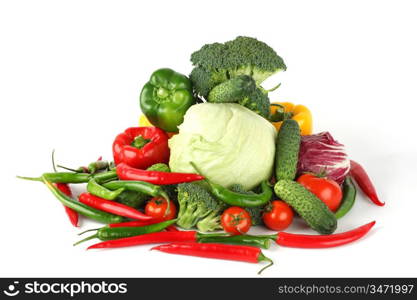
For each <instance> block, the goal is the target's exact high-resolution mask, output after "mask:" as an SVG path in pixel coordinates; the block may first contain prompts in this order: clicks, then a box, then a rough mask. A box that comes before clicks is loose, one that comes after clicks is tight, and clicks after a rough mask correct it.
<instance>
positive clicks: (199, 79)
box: [190, 36, 287, 98]
mask: <svg viewBox="0 0 417 300" xmlns="http://www.w3.org/2000/svg"><path fill="white" fill-rule="evenodd" d="M191 62H192V63H193V65H194V66H195V68H194V69H193V71H192V72H191V75H190V78H191V80H192V82H193V84H194V88H195V90H196V92H197V94H199V95H200V96H203V97H205V98H206V97H207V95H208V94H209V92H210V90H211V89H213V88H214V87H215V86H216V85H218V84H220V83H222V82H224V81H226V80H228V79H230V78H233V77H236V76H239V75H248V76H251V77H252V78H253V79H254V80H255V82H256V84H257V86H258V87H259V86H260V85H261V84H262V82H263V81H264V80H265V79H267V78H268V77H269V76H271V75H273V74H274V73H277V72H279V71H285V70H286V69H287V67H286V66H285V63H284V61H283V60H282V58H281V57H280V56H278V55H277V53H276V52H275V51H274V50H273V49H272V48H271V47H269V46H268V45H267V44H265V43H263V42H261V41H258V40H257V39H255V38H251V37H244V36H239V37H237V38H236V39H234V40H232V41H228V42H226V43H224V44H221V43H213V44H207V45H204V46H203V47H202V48H201V49H200V50H198V51H196V52H194V53H193V54H191Z"/></svg>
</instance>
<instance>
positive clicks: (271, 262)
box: [258, 252, 274, 275]
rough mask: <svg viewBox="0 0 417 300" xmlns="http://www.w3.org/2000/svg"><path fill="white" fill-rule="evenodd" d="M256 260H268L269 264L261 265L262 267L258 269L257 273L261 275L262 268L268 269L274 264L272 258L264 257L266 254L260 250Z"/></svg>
mask: <svg viewBox="0 0 417 300" xmlns="http://www.w3.org/2000/svg"><path fill="white" fill-rule="evenodd" d="M258 261H259V262H261V261H267V262H269V264H267V265H266V266H265V267H263V268H262V269H260V270H259V271H258V275H261V273H262V272H263V271H264V270H266V269H268V268H269V267H271V266H272V265H273V264H274V262H273V260H272V259H270V258H269V257H266V256H265V255H264V254H263V253H262V252H261V253H259V256H258Z"/></svg>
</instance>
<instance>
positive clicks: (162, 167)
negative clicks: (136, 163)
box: [146, 163, 171, 172]
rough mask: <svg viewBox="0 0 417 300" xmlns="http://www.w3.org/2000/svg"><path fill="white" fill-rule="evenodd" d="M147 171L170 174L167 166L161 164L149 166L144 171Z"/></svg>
mask: <svg viewBox="0 0 417 300" xmlns="http://www.w3.org/2000/svg"><path fill="white" fill-rule="evenodd" d="M146 170H147V171H159V172H171V170H170V169H169V167H168V165H166V164H163V163H158V164H154V165H152V166H150V167H149V168H147V169H146Z"/></svg>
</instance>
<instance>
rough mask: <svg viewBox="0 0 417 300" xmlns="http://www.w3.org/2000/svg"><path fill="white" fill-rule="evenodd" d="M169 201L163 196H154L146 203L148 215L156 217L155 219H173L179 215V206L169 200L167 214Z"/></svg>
mask: <svg viewBox="0 0 417 300" xmlns="http://www.w3.org/2000/svg"><path fill="white" fill-rule="evenodd" d="M167 204H168V201H167V200H166V199H165V198H162V197H154V198H152V199H151V200H149V201H148V203H146V206H145V214H147V215H148V216H151V217H154V218H155V219H160V220H164V221H167V220H172V219H174V218H175V216H176V215H177V208H176V207H175V204H174V202H172V201H169V206H170V207H169V211H168V213H167V214H166V215H165V212H166V210H167V206H168V205H167Z"/></svg>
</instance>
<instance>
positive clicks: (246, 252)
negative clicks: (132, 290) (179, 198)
mask: <svg viewBox="0 0 417 300" xmlns="http://www.w3.org/2000/svg"><path fill="white" fill-rule="evenodd" d="M151 250H159V251H162V252H166V253H171V254H181V255H190V256H198V257H206V258H217V259H227V260H237V261H244V262H250V263H258V262H261V261H268V262H269V263H270V264H269V265H268V266H266V267H264V268H263V269H261V270H260V271H259V272H258V274H260V273H261V272H262V271H263V270H265V269H266V268H268V267H270V266H271V265H272V264H273V262H272V260H271V259H269V258H268V257H266V256H265V255H263V253H262V251H261V249H259V248H257V247H253V246H241V245H226V244H210V243H209V244H200V243H189V242H182V243H172V244H165V245H160V246H156V247H153V248H152V249H151Z"/></svg>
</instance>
